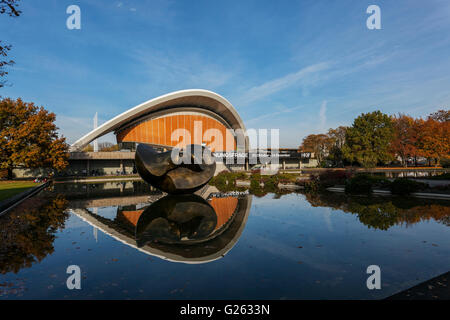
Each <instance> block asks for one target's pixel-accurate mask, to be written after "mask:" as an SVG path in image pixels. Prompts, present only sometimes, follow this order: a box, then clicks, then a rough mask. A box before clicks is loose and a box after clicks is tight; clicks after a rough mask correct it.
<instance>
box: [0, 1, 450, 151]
mask: <svg viewBox="0 0 450 320" xmlns="http://www.w3.org/2000/svg"><path fill="white" fill-rule="evenodd" d="M71 4H76V5H78V6H80V8H81V24H82V28H81V30H68V29H67V28H66V19H67V17H68V16H69V15H68V14H66V8H67V7H68V6H69V5H71ZM371 4H376V5H378V6H379V7H380V8H381V25H382V29H381V30H369V29H367V27H366V20H367V18H368V17H369V14H367V13H366V9H367V7H368V6H369V5H371ZM21 10H22V11H23V14H22V16H21V17H19V18H16V19H12V18H9V17H7V16H6V15H2V16H0V30H1V32H0V39H1V40H3V41H5V42H8V43H10V44H12V45H13V49H12V50H11V52H10V55H11V58H13V59H14V60H15V61H16V65H15V66H14V67H13V68H9V72H10V74H9V76H8V78H7V79H8V81H9V82H10V83H11V84H12V85H11V86H9V87H5V88H1V89H0V95H1V96H3V97H12V98H17V97H22V98H23V99H24V100H26V101H33V102H35V103H36V104H38V105H43V106H44V107H45V108H47V109H49V110H51V111H52V112H55V113H56V115H57V124H58V126H59V127H60V131H61V133H62V134H63V135H64V136H66V137H67V139H68V141H69V142H74V141H75V140H76V139H77V138H79V137H81V136H82V135H83V134H85V133H87V132H88V131H89V130H90V129H91V128H92V118H93V116H94V114H95V112H98V113H99V122H100V123H103V122H105V121H107V120H109V119H111V118H112V117H114V116H116V115H117V114H119V113H121V112H123V111H125V110H127V109H129V108H131V107H133V106H135V105H137V104H139V103H141V102H144V101H146V100H149V99H151V98H154V97H156V96H159V95H161V94H165V93H168V92H171V91H175V90H180V89H188V88H202V89H209V90H213V91H215V92H217V93H219V94H221V95H223V96H224V97H225V98H227V99H228V100H229V101H230V102H231V103H232V104H233V105H234V106H235V107H236V109H237V110H238V112H239V113H240V115H241V117H242V118H243V120H244V122H245V124H246V126H247V128H248V129H249V128H267V129H271V128H279V129H280V145H281V146H282V147H297V146H298V145H300V143H301V140H302V138H303V137H304V136H305V135H307V134H309V133H319V132H325V131H327V130H328V128H331V127H337V126H339V125H350V124H351V123H352V120H353V119H354V118H355V117H356V116H357V115H359V114H360V113H362V112H369V111H373V110H377V109H379V110H381V111H383V112H385V113H388V114H395V113H398V112H402V113H407V114H410V115H412V116H417V117H419V116H426V115H428V114H429V113H431V112H433V111H436V110H438V109H439V108H447V109H448V106H449V105H450V72H449V71H450V37H449V35H450V1H447V0H428V1H421V0H417V1H416V0H407V1H401V0H397V1H375V0H372V1H364V0H353V1H350V0H341V1H329V0H309V1H308V0H305V1H262V0H257V1H246V0H239V1H238V0H228V1H215V0H214V1H212V0H208V1H200V0H193V1H182V0H179V1H162V0H156V1H155V0H151V1H150V0H149V1H145V0H121V1H115V0H109V1H106V0H96V1H94V0H91V1H87V0H85V1H76V0H72V1H65V0H40V1H29V0H22V4H21ZM105 139H106V140H109V141H112V139H113V137H112V136H111V135H110V136H108V137H105V138H104V140H105Z"/></svg>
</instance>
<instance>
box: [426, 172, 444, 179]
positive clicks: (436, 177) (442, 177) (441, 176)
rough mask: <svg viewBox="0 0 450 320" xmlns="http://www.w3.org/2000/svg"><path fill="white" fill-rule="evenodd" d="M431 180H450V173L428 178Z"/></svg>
mask: <svg viewBox="0 0 450 320" xmlns="http://www.w3.org/2000/svg"><path fill="white" fill-rule="evenodd" d="M427 179H431V180H450V172H445V173H442V174H440V175H437V176H432V177H427Z"/></svg>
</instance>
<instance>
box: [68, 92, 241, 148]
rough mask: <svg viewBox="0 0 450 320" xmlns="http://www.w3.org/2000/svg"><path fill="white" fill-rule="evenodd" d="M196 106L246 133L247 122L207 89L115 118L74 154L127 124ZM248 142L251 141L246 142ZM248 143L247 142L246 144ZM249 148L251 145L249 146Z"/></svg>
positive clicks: (159, 99) (168, 96)
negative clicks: (142, 117)
mask: <svg viewBox="0 0 450 320" xmlns="http://www.w3.org/2000/svg"><path fill="white" fill-rule="evenodd" d="M185 106H195V107H197V108H198V109H199V110H201V109H205V110H208V111H210V112H214V113H216V114H218V115H220V116H221V117H222V118H223V119H224V120H225V121H226V122H227V123H228V124H229V126H230V128H232V129H235V130H236V129H242V130H243V131H245V126H244V123H243V121H242V119H241V117H240V116H239V114H238V113H237V111H236V110H235V109H234V107H233V106H232V105H231V103H230V102H229V101H228V100H227V99H225V98H224V97H222V96H221V95H219V94H217V93H215V92H212V91H208V90H203V89H188V90H180V91H175V92H171V93H168V94H165V95H163V96H160V97H157V98H154V99H151V100H148V101H146V102H144V103H141V104H140V105H137V106H136V107H134V108H131V109H129V110H127V111H125V112H124V113H122V114H119V115H118V116H116V117H114V118H113V119H111V120H109V121H107V122H105V123H104V124H102V125H101V126H99V127H98V128H96V129H94V130H92V131H91V132H89V133H87V134H86V135H84V136H83V137H82V138H80V139H78V140H77V141H76V142H75V143H74V144H72V145H71V147H70V149H71V151H76V150H80V149H82V148H83V147H85V146H86V145H88V144H89V143H90V142H91V141H93V140H95V139H97V138H99V137H101V136H103V135H105V134H107V133H110V132H112V131H115V130H117V129H119V128H121V127H123V126H124V125H126V124H127V123H129V122H131V121H133V120H135V119H137V118H140V117H141V116H144V115H147V114H150V113H153V112H157V111H161V110H168V109H171V108H175V109H176V108H177V107H185ZM245 140H246V141H247V139H245ZM246 144H247V142H246ZM246 148H247V146H246Z"/></svg>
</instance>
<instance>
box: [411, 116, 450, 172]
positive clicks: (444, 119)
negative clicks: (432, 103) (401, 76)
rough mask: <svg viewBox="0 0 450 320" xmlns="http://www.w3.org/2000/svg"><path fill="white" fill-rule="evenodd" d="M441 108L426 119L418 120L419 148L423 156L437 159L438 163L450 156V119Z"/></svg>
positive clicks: (436, 162)
mask: <svg viewBox="0 0 450 320" xmlns="http://www.w3.org/2000/svg"><path fill="white" fill-rule="evenodd" d="M445 114H446V111H444V110H440V111H438V112H436V113H433V114H431V115H430V116H429V117H428V118H427V119H426V120H423V119H420V120H418V137H417V149H418V152H419V154H420V155H421V156H423V157H426V158H428V159H429V160H430V159H435V164H436V165H438V164H439V163H440V160H441V159H442V158H449V157H450V120H449V118H448V111H447V116H446V115H445Z"/></svg>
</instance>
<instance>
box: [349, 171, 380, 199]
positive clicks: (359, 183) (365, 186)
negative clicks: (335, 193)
mask: <svg viewBox="0 0 450 320" xmlns="http://www.w3.org/2000/svg"><path fill="white" fill-rule="evenodd" d="M372 185H373V179H372V177H371V176H370V175H368V174H358V175H356V176H354V177H353V178H351V179H349V180H347V182H346V183H345V192H346V193H350V194H368V193H371V192H372Z"/></svg>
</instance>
